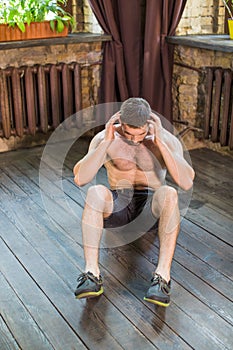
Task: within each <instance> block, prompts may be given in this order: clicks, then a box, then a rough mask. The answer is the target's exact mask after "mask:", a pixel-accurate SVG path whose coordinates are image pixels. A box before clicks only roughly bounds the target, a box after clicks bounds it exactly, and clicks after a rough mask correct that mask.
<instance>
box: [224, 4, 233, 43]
mask: <svg viewBox="0 0 233 350" xmlns="http://www.w3.org/2000/svg"><path fill="white" fill-rule="evenodd" d="M222 1H223V4H224V6H225V8H226V9H227V12H228V14H229V16H230V18H228V28H229V34H230V38H231V39H233V10H231V7H232V6H233V0H222Z"/></svg>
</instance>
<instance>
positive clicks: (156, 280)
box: [151, 274, 170, 295]
mask: <svg viewBox="0 0 233 350" xmlns="http://www.w3.org/2000/svg"><path fill="white" fill-rule="evenodd" d="M151 282H152V283H151V285H152V286H155V285H156V284H159V290H162V292H163V293H165V294H167V295H169V294H170V287H169V285H168V283H167V282H166V281H165V279H163V277H162V276H160V275H158V274H155V275H154V276H153V277H152V279H151Z"/></svg>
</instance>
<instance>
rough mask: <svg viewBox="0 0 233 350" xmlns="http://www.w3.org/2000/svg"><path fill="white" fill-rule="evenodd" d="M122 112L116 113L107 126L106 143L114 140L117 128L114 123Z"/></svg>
mask: <svg viewBox="0 0 233 350" xmlns="http://www.w3.org/2000/svg"><path fill="white" fill-rule="evenodd" d="M120 115H121V114H120V111H118V112H117V113H115V114H114V115H113V116H112V117H111V118H110V119H109V121H108V122H107V123H106V125H105V138H104V139H105V141H112V140H113V139H114V132H115V126H114V123H115V122H116V121H117V120H118V119H119V118H120Z"/></svg>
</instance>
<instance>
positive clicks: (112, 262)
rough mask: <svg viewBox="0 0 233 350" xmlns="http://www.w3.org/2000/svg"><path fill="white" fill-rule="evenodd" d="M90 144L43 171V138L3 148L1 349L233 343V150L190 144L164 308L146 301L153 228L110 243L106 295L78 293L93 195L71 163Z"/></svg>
mask: <svg viewBox="0 0 233 350" xmlns="http://www.w3.org/2000/svg"><path fill="white" fill-rule="evenodd" d="M85 150H86V146H85V144H84V143H83V141H82V142H79V143H77V144H75V145H74V146H73V147H72V149H71V150H70V151H69V153H68V155H67V157H66V162H65V165H64V167H63V173H62V174H61V173H60V172H59V169H57V168H55V167H56V161H57V160H56V159H54V162H53V159H50V160H49V166H47V167H44V168H40V174H42V175H43V176H42V177H41V178H39V166H40V159H41V154H42V151H43V148H40V147H38V148H33V149H30V150H21V151H16V152H10V153H4V154H1V155H0V170H1V175H0V222H1V240H0V267H1V273H0V279H1V280H0V311H1V317H0V349H1V350H8V349H10V350H14V349H23V350H43V349H61V350H69V349H93V350H95V349H101V350H105V349H111V350H113V349H135V350H137V349H143V350H147V349H161V350H162V349H163V350H165V349H169V350H173V349H182V350H183V349H196V350H205V349H208V350H210V349H211V350H214V349H216V350H222V349H229V350H230V349H233V327H232V323H233V322H232V321H233V303H232V300H233V283H232V280H233V276H232V271H233V269H232V257H233V250H232V245H233V220H232V217H233V215H232V214H233V209H232V208H233V196H232V193H233V180H232V179H233V158H231V157H230V156H226V155H222V154H220V153H216V152H214V151H211V150H208V149H199V150H193V151H191V152H190V155H191V159H192V163H193V166H194V169H195V171H196V179H195V185H194V190H193V195H192V201H191V203H190V206H189V210H188V212H187V213H186V216H185V218H184V219H183V220H182V223H181V232H180V235H179V239H178V244H177V249H176V253H175V257H174V261H173V265H172V302H171V305H170V306H169V307H168V308H162V307H156V306H154V305H151V304H148V303H146V302H144V301H143V296H144V293H145V291H146V290H147V288H148V286H149V283H150V278H151V274H152V271H153V270H154V267H155V265H156V262H157V257H158V240H157V238H155V235H154V234H152V233H146V234H145V235H143V236H142V237H141V238H139V239H137V240H136V241H135V242H132V243H129V244H127V245H123V246H120V247H116V248H109V249H101V250H100V262H101V272H102V275H103V278H104V286H105V293H104V295H102V296H101V297H100V298H98V299H95V300H89V301H85V300H81V301H78V300H76V299H75V298H74V295H73V291H74V289H75V287H76V278H77V275H78V274H79V273H80V271H82V269H83V265H84V261H83V252H82V247H81V245H80V244H79V242H80V237H81V229H80V221H79V220H75V217H76V214H77V217H80V215H81V212H82V206H83V201H84V199H83V197H84V196H83V195H82V194H81V192H80V191H79V189H78V188H77V187H75V186H74V184H73V177H72V171H71V169H72V167H73V165H74V163H75V162H76V160H78V159H79V158H80V157H81V154H82V153H85ZM59 152H60V151H59V150H58V155H59ZM45 161H46V159H45ZM54 164H55V167H54ZM101 176H103V175H101ZM42 180H43V181H44V182H45V183H46V186H44V185H42V186H41V190H40V187H39V185H40V184H41V183H42V182H41V181H42ZM61 180H62V182H61ZM61 183H62V185H63V189H64V192H65V195H64V193H63V191H61V189H60V184H61ZM41 192H42V193H41ZM41 194H42V196H41ZM69 208H70V210H69Z"/></svg>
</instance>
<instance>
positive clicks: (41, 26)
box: [0, 0, 74, 41]
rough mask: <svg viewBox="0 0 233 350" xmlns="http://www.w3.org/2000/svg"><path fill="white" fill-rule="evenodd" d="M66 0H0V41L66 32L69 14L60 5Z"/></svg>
mask: <svg viewBox="0 0 233 350" xmlns="http://www.w3.org/2000/svg"><path fill="white" fill-rule="evenodd" d="M65 4H66V0H3V1H2V2H1V4H0V41H9V40H26V39H38V38H46V37H56V36H66V35H67V34H68V26H69V24H71V25H73V23H74V21H73V17H72V16H71V15H70V14H69V13H68V12H66V11H65V10H64V9H63V8H62V7H61V5H65Z"/></svg>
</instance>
